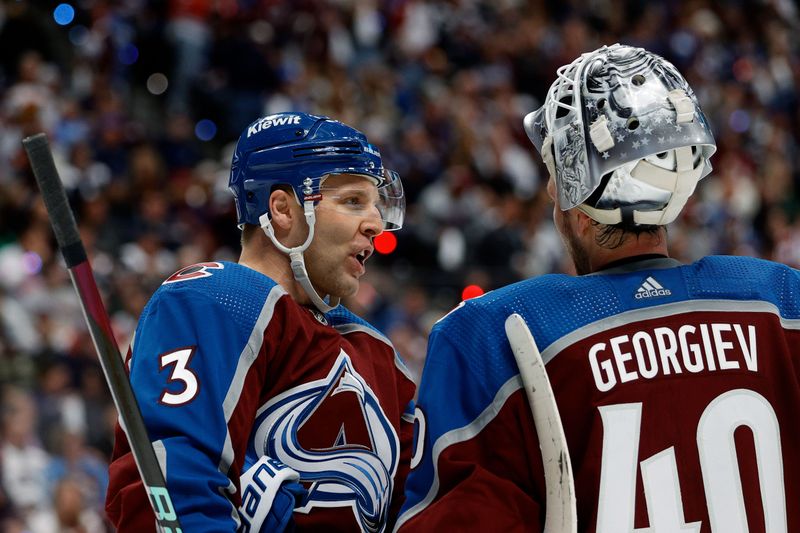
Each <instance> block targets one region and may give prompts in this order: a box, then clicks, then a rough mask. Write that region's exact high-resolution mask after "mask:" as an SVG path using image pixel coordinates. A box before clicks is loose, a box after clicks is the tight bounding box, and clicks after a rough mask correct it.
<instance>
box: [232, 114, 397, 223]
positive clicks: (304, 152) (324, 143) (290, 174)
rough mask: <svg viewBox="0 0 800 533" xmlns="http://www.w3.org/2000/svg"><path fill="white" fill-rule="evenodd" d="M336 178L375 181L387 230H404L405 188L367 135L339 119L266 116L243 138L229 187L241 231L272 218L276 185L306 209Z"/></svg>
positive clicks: (302, 115) (237, 147) (235, 153)
mask: <svg viewBox="0 0 800 533" xmlns="http://www.w3.org/2000/svg"><path fill="white" fill-rule="evenodd" d="M332 174H356V175H361V176H365V177H367V178H370V179H371V180H372V181H374V183H375V185H376V186H377V187H378V192H379V197H380V202H379V206H378V209H379V211H380V213H381V218H382V219H383V226H384V228H383V229H384V230H385V231H393V230H397V229H400V228H401V227H402V225H403V217H404V214H405V198H404V196H403V187H402V183H401V181H400V178H399V176H398V175H397V173H395V172H392V171H389V170H386V169H384V168H383V162H382V161H381V154H380V152H379V151H378V149H377V147H375V146H373V145H372V144H370V143H369V141H368V140H367V137H366V136H365V135H364V134H363V133H361V132H360V131H358V130H356V129H354V128H351V127H350V126H347V125H346V124H343V123H341V122H339V121H337V120H332V119H330V118H327V117H321V116H316V115H309V114H307V113H298V112H288V113H278V114H275V115H269V116H266V117H262V118H260V119H258V120H256V121H255V122H253V123H252V124H250V126H248V127H247V129H246V130H245V131H244V132H243V133H242V134H241V136H240V137H239V141H238V142H237V144H236V149H235V151H234V154H233V161H232V163H231V175H230V181H229V183H228V186H229V188H230V190H231V192H233V196H234V199H235V202H236V212H237V216H238V221H239V226H240V227H241V226H243V225H244V224H254V225H257V226H262V225H263V224H262V221H261V217H262V216H263V215H265V214H267V215H269V196H270V194H271V193H272V191H273V190H274V188H275V186H278V185H289V186H291V187H292V189H293V190H294V192H295V195H296V197H297V200H298V202H299V203H300V204H301V205H303V204H304V203H305V202H306V201H309V200H313V201H315V202H316V201H318V200H319V198H320V196H319V194H320V186H321V184H322V182H323V181H324V180H325V178H326V177H327V176H329V175H332Z"/></svg>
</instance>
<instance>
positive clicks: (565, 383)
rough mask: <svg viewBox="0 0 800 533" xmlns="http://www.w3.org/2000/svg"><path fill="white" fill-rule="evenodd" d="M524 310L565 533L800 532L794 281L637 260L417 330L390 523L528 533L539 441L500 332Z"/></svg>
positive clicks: (799, 323) (799, 367)
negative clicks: (408, 440)
mask: <svg viewBox="0 0 800 533" xmlns="http://www.w3.org/2000/svg"><path fill="white" fill-rule="evenodd" d="M512 313H519V314H520V315H522V316H523V317H524V318H525V321H526V323H527V325H528V327H529V328H530V330H531V332H532V334H533V336H534V338H535V340H536V342H537V345H538V347H539V349H540V350H541V353H542V357H543V360H544V361H545V363H546V368H547V372H548V374H549V378H550V381H551V384H552V388H553V391H554V394H555V397H556V400H557V404H558V407H559V410H560V414H561V418H562V420H563V424H564V431H565V435H566V439H567V443H568V446H569V452H570V457H571V461H572V467H573V471H574V475H575V489H576V499H577V513H578V530H579V531H587V532H600V533H626V532H633V531H640V532H644V531H648V532H654V533H661V532H670V533H673V532H679V531H680V532H703V533H705V532H711V531H714V532H725V533H729V532H733V533H735V532H745V531H750V532H763V531H770V532H774V531H782V532H786V531H800V506H799V505H797V502H798V501H800V459H799V458H798V454H797V453H796V451H797V450H798V449H800V427H799V426H798V420H800V273H798V271H796V270H792V269H790V268H788V267H785V266H782V265H778V264H775V263H770V262H766V261H761V260H755V259H749V258H733V257H710V258H706V259H703V260H701V261H699V262H697V263H694V264H691V265H683V266H681V265H679V264H678V263H677V262H675V261H673V260H669V259H651V260H647V261H642V262H639V263H636V264H629V265H625V266H623V267H619V268H617V269H613V270H607V271H604V272H602V273H598V274H594V275H589V276H583V277H578V278H576V277H569V276H562V275H548V276H544V277H541V278H538V279H532V280H527V281H524V282H521V283H518V284H515V285H511V286H509V287H506V288H504V289H501V290H497V291H493V292H491V293H488V294H486V295H485V296H483V297H480V298H476V299H473V300H469V301H467V302H466V303H464V304H463V305H462V306H461V307H459V308H457V309H456V310H455V311H453V312H452V313H450V314H449V315H448V316H447V317H446V318H444V319H443V320H442V321H440V322H439V323H438V324H437V325H436V327H435V328H434V331H433V333H432V336H431V340H430V343H429V349H428V359H427V361H426V365H425V370H424V373H423V378H422V382H421V385H420V392H419V398H418V405H417V412H416V432H417V438H416V449H415V454H414V457H413V459H412V471H411V474H410V475H409V478H408V481H407V483H406V502H405V503H404V506H403V510H402V512H401V516H400V519H399V521H398V525H399V530H400V531H402V532H411V531H440V530H448V531H540V530H541V528H542V526H543V524H544V517H545V513H546V512H547V509H546V508H545V502H546V490H547V489H546V487H545V485H544V474H543V467H542V459H541V453H540V450H539V440H540V439H546V438H548V435H537V434H536V431H535V429H534V424H533V420H532V416H531V414H530V409H529V406H528V404H527V400H526V397H525V395H524V392H523V390H522V388H521V381H520V377H519V371H518V370H517V368H516V364H515V361H514V358H513V355H512V353H511V351H510V346H509V343H508V340H507V339H506V337H505V332H504V322H505V319H506V317H507V316H509V315H510V314H512Z"/></svg>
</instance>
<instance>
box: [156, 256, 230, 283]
mask: <svg viewBox="0 0 800 533" xmlns="http://www.w3.org/2000/svg"><path fill="white" fill-rule="evenodd" d="M223 268H225V265H223V264H222V263H217V262H213V263H197V264H196V265H191V266H187V267H185V268H182V269H180V270H178V271H177V272H175V273H174V274H173V275H171V276H170V277H168V278H167V279H166V280H164V283H162V285H166V284H168V283H177V282H179V281H189V280H190V279H198V278H207V277H209V276H211V275H212V274H213V272H212V270H222V269H223Z"/></svg>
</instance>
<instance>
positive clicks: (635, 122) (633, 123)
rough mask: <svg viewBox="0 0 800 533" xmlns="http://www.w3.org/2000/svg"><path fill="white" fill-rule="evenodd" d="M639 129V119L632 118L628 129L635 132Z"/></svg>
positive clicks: (629, 120)
mask: <svg viewBox="0 0 800 533" xmlns="http://www.w3.org/2000/svg"><path fill="white" fill-rule="evenodd" d="M638 127H639V119H638V118H636V117H631V118H629V119H628V129H629V130H635V129H636V128H638Z"/></svg>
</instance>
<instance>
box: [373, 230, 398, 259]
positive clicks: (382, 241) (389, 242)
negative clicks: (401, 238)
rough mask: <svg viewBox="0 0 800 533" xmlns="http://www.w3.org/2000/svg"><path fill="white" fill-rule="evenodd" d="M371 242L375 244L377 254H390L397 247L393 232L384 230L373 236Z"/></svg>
mask: <svg viewBox="0 0 800 533" xmlns="http://www.w3.org/2000/svg"><path fill="white" fill-rule="evenodd" d="M372 244H374V245H375V250H376V251H377V252H378V253H379V254H390V253H392V252H394V249H395V248H397V237H395V236H394V233H390V232H388V231H384V232H383V233H381V234H380V235H378V236H377V237H375V239H374V240H373V241H372Z"/></svg>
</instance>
